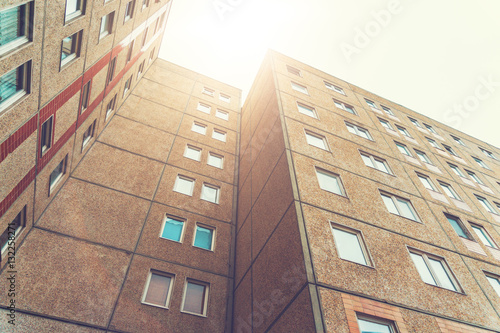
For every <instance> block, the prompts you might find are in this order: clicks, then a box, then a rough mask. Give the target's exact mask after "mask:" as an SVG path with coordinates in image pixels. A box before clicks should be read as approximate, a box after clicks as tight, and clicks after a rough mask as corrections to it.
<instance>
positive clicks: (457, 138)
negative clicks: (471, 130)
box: [450, 134, 467, 147]
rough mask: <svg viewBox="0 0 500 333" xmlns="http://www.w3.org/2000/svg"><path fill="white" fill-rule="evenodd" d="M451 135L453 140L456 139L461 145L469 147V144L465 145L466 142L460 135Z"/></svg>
mask: <svg viewBox="0 0 500 333" xmlns="http://www.w3.org/2000/svg"><path fill="white" fill-rule="evenodd" d="M450 136H451V138H452V139H453V140H455V142H457V143H458V144H459V145H461V146H464V147H467V146H466V145H465V143H464V142H463V141H462V139H460V138H459V137H458V136H454V135H451V134H450Z"/></svg>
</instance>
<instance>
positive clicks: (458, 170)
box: [448, 163, 465, 178]
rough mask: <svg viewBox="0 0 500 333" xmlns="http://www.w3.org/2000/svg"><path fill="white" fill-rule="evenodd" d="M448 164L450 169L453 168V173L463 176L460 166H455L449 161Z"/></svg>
mask: <svg viewBox="0 0 500 333" xmlns="http://www.w3.org/2000/svg"><path fill="white" fill-rule="evenodd" d="M448 165H449V166H450V169H451V170H453V172H454V173H455V175H457V176H459V177H462V178H465V175H464V173H463V172H462V170H460V168H459V167H458V166H456V165H455V164H451V163H448Z"/></svg>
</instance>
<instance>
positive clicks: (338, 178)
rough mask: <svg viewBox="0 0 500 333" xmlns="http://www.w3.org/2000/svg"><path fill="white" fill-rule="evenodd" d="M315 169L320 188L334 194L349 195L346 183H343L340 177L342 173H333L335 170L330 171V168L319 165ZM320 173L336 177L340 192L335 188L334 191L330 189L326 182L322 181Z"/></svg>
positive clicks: (332, 177)
mask: <svg viewBox="0 0 500 333" xmlns="http://www.w3.org/2000/svg"><path fill="white" fill-rule="evenodd" d="M314 170H315V171H316V179H317V180H318V185H319V188H320V189H322V190H323V191H327V192H330V193H333V194H337V195H340V196H343V197H347V195H346V192H345V188H344V185H343V184H342V179H341V178H340V175H338V174H336V173H333V172H330V171H328V170H325V169H323V168H319V167H315V168H314ZM320 174H321V175H323V176H325V177H328V178H331V179H334V180H335V182H336V184H337V187H338V192H337V191H336V190H333V191H332V190H330V189H329V188H328V186H327V185H326V184H324V183H322V182H321V178H320Z"/></svg>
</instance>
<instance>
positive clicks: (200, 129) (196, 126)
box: [191, 121, 207, 135]
mask: <svg viewBox="0 0 500 333" xmlns="http://www.w3.org/2000/svg"><path fill="white" fill-rule="evenodd" d="M191 131H193V132H196V133H200V134H203V135H205V134H207V125H204V124H200V123H198V122H196V121H195V122H193V126H192V127H191Z"/></svg>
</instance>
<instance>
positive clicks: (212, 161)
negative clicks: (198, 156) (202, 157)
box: [207, 152, 224, 169]
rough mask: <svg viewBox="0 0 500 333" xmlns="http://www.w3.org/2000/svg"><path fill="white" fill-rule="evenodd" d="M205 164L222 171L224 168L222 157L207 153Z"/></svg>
mask: <svg viewBox="0 0 500 333" xmlns="http://www.w3.org/2000/svg"><path fill="white" fill-rule="evenodd" d="M207 164H208V165H211V166H213V167H215V168H219V169H222V168H223V166H224V156H222V155H218V154H215V153H212V152H209V153H208V159H207Z"/></svg>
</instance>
